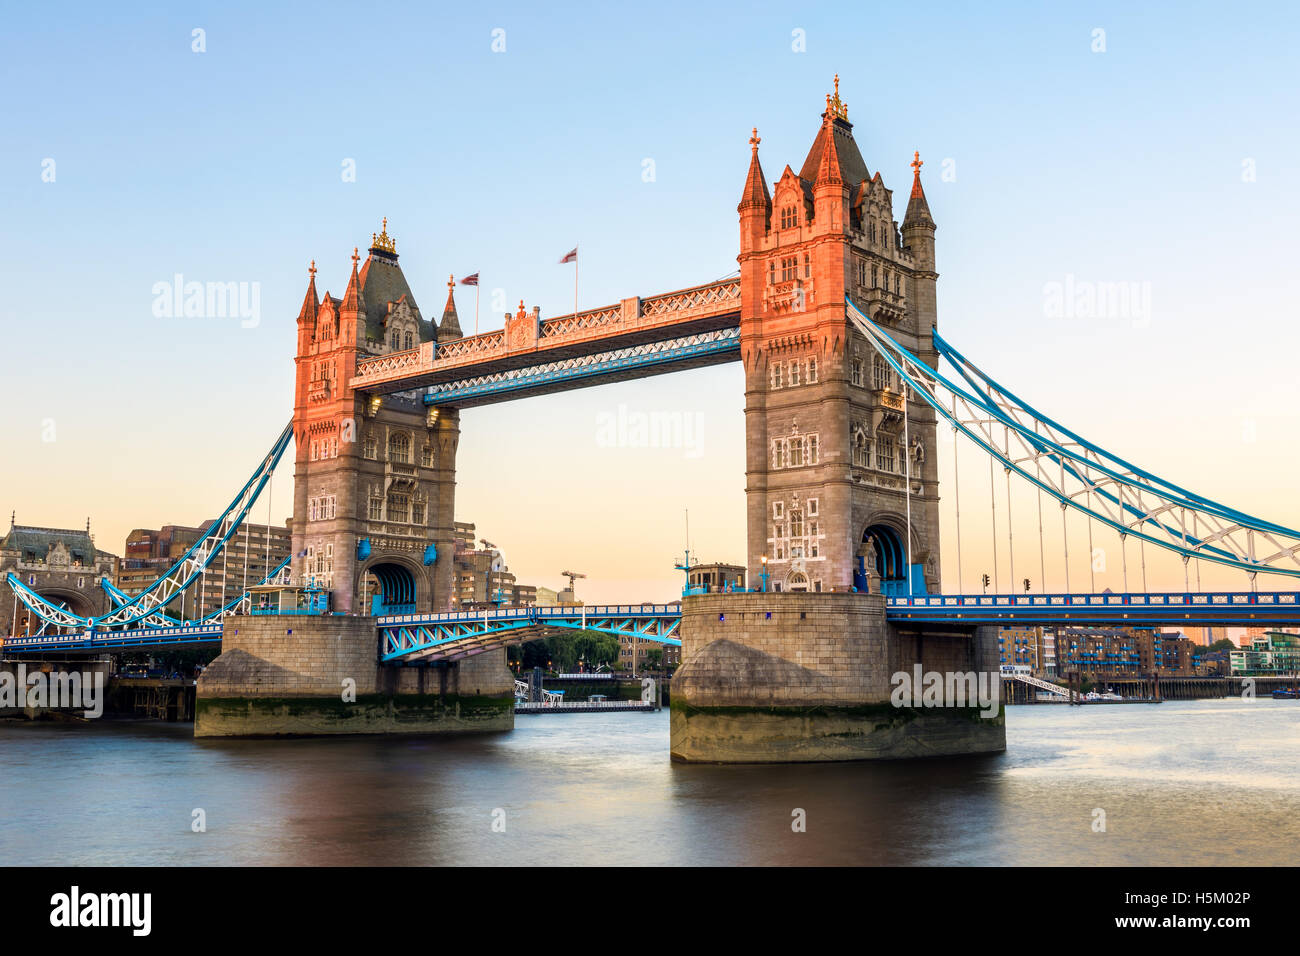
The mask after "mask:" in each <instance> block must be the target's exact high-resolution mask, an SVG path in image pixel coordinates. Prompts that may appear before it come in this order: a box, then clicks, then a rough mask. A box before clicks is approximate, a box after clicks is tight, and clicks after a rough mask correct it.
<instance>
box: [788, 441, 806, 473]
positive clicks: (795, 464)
mask: <svg viewBox="0 0 1300 956" xmlns="http://www.w3.org/2000/svg"><path fill="white" fill-rule="evenodd" d="M802 465H803V439H802V438H799V437H797V436H796V437H795V438H791V439H790V467H791V468H799V467H801V466H802Z"/></svg>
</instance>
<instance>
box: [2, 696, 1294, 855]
mask: <svg viewBox="0 0 1300 956" xmlns="http://www.w3.org/2000/svg"><path fill="white" fill-rule="evenodd" d="M1007 738H1008V752H1007V753H1006V754H1005V755H1001V756H995V757H976V758H968V759H963V760H935V761H924V762H908V763H864V764H847V763H846V764H808V765H785V766H699V765H684V764H674V763H671V762H670V761H669V759H668V714H667V712H662V713H659V714H653V715H648V714H581V715H579V714H564V715H552V716H541V717H527V718H520V720H519V723H518V727H517V729H516V730H515V731H514V732H511V733H503V734H493V735H489V736H477V735H473V736H459V737H442V738H418V739H415V738H408V739H401V738H355V739H333V740H291V741H276V740H260V741H210V740H205V741H196V740H194V739H193V738H192V737H191V736H190V729H189V727H188V726H177V725H170V726H169V725H159V724H150V725H140V724H129V723H117V724H114V723H108V722H104V723H100V724H96V725H90V726H71V727H69V726H60V725H53V724H6V725H5V726H3V727H0V746H3V753H4V754H5V756H6V758H7V760H6V772H5V773H4V774H3V775H2V776H0V807H3V808H4V809H3V811H0V813H2V814H3V815H2V816H0V847H3V849H4V851H5V853H6V856H7V858H8V859H10V860H11V861H20V860H21V861H23V862H26V863H51V864H119V863H138V864H187V863H193V864H261V865H287V864H296V865H337V864H396V865H439V864H464V863H469V864H486V865H496V864H525V865H545V864H550V863H556V864H559V863H576V864H585V863H602V864H649V865H673V864H709V865H714V864H739V865H751V864H753V865H768V864H833V865H839V864H843V865H851V864H887V865H902V864H918V863H934V864H1030V863H1039V864H1048V865H1090V864H1096V865H1117V864H1145V865H1179V864H1216V863H1249V864H1258V863H1274V864H1280V863H1290V862H1292V856H1291V854H1292V850H1293V848H1294V846H1295V845H1296V841H1297V839H1300V826H1298V825H1297V822H1296V821H1297V820H1298V819H1300V770H1297V760H1296V758H1297V756H1300V753H1298V751H1300V743H1298V741H1300V703H1296V702H1288V701H1271V700H1260V701H1256V702H1255V703H1253V704H1246V703H1244V702H1241V701H1235V700H1229V701H1198V702H1178V703H1166V704H1161V705H1158V706H1111V707H1092V708H1067V707H1059V706H1041V707H1019V708H1012V709H1011V710H1010V711H1009V718H1008V733H1007ZM196 808H201V809H202V810H203V811H204V814H205V816H206V824H207V832H206V833H194V832H192V831H191V820H192V819H193V817H192V812H193V811H194V810H195V809H196ZM796 809H801V810H803V811H804V812H805V814H806V825H807V829H806V832H803V833H796V832H794V831H793V830H792V828H791V822H792V819H793V818H792V812H793V811H795V810H796ZM1096 810H1104V812H1105V820H1106V830H1105V832H1094V830H1093V820H1094V811H1096ZM494 811H503V812H504V823H505V830H504V832H494V830H493V828H492V824H493V820H494ZM495 818H496V819H501V814H500V813H498V814H496V817H495Z"/></svg>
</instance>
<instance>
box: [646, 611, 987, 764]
mask: <svg viewBox="0 0 1300 956" xmlns="http://www.w3.org/2000/svg"><path fill="white" fill-rule="evenodd" d="M681 638H682V665H681V667H680V668H679V669H678V671H677V673H676V674H675V675H674V676H673V693H672V704H671V711H672V730H671V737H672V757H673V759H674V760H680V761H686V762H706V763H707V762H713V763H780V762H808V761H834V760H879V759H899V758H913V757H941V756H955V755H961V754H987V753H1000V752H1002V751H1004V750H1006V727H1005V722H1004V713H1003V709H1002V706H1001V703H1000V702H999V704H998V705H997V708H996V715H995V716H993V717H986V716H981V708H980V707H979V706H978V703H977V702H975V701H971V702H969V704H967V705H965V706H954V704H955V701H953V700H951V699H949V697H947V696H945V697H944V698H943V700H942V702H941V706H895V704H894V703H893V702H892V701H891V691H893V689H894V686H895V685H894V684H893V683H892V682H891V677H892V675H894V674H897V673H900V672H907V673H908V674H909V675H910V674H913V673H915V665H917V664H919V665H921V670H922V671H923V672H932V671H933V672H940V673H943V674H949V673H960V674H965V673H970V672H975V673H976V674H979V673H984V674H986V675H988V676H987V677H985V678H984V679H985V681H986V682H987V684H986V686H988V687H991V688H992V693H993V694H994V695H1000V692H1001V681H1000V679H999V676H998V670H999V667H998V650H997V634H996V629H995V628H991V627H981V628H972V629H971V632H970V633H961V632H954V631H949V632H946V633H924V632H920V631H917V632H909V631H904V630H901V629H898V628H895V627H894V626H893V625H891V624H889V623H888V622H887V621H886V620H885V599H884V598H883V597H881V596H880V595H868V594H858V593H844V594H827V593H800V592H786V593H758V594H710V595H699V596H690V597H685V598H683V599H682V625H681ZM918 694H919V688H918ZM972 705H973V706H972Z"/></svg>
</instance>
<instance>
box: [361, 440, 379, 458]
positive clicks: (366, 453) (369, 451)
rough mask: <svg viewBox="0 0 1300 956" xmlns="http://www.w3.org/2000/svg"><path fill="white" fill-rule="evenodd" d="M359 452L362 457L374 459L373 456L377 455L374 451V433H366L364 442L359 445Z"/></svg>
mask: <svg viewBox="0 0 1300 956" xmlns="http://www.w3.org/2000/svg"><path fill="white" fill-rule="evenodd" d="M361 454H362V457H364V458H369V459H370V460H371V461H374V460H375V458H376V457H377V455H376V451H375V436H374V435H366V440H365V442H364V443H363V444H362V446H361Z"/></svg>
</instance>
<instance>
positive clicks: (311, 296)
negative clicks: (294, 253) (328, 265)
mask: <svg viewBox="0 0 1300 956" xmlns="http://www.w3.org/2000/svg"><path fill="white" fill-rule="evenodd" d="M307 272H308V273H309V275H310V278H309V279H308V280H307V294H306V295H305V296H304V297H303V300H302V308H301V309H299V310H298V354H299V355H303V354H305V353H306V351H307V348H308V346H309V345H310V344H311V340H312V337H313V336H314V335H315V334H316V312H317V308H318V306H319V304H320V300H319V299H318V298H317V297H316V260H315V259H313V260H312V261H311V267H310V268H309V269H308V270H307Z"/></svg>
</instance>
